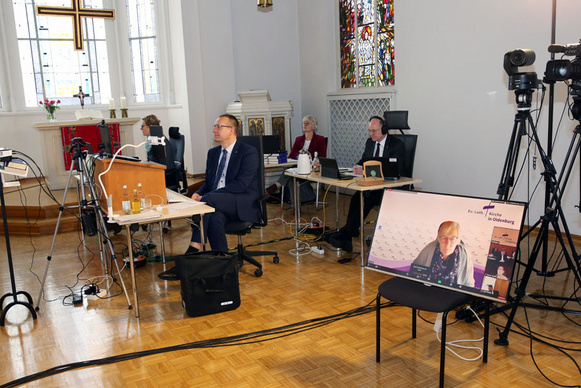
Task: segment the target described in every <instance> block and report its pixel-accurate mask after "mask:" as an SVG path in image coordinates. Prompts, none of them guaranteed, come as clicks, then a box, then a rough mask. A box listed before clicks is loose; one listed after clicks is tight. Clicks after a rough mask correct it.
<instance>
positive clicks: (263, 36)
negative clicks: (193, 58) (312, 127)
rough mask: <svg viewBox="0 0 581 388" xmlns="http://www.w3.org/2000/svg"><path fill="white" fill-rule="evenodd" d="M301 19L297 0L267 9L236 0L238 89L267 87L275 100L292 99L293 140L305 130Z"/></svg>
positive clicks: (250, 0)
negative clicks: (299, 25)
mask: <svg viewBox="0 0 581 388" xmlns="http://www.w3.org/2000/svg"><path fill="white" fill-rule="evenodd" d="M297 18H298V16H297V5H296V0H285V1H280V0H279V1H276V2H275V4H274V6H273V7H272V8H269V9H268V10H266V11H263V10H261V9H259V8H258V7H257V6H256V0H236V1H232V33H233V43H234V44H233V47H234V75H235V84H236V92H237V93H238V92H240V91H244V90H256V89H264V90H268V91H269V92H270V97H271V99H272V100H273V101H287V100H290V101H291V102H292V104H293V118H292V119H291V128H292V131H291V139H292V140H294V138H295V137H296V136H298V135H299V134H300V133H302V125H301V119H302V109H301V91H300V81H301V73H300V69H299V64H300V57H299V36H298V30H297V29H298V26H297ZM236 97H237V96H236Z"/></svg>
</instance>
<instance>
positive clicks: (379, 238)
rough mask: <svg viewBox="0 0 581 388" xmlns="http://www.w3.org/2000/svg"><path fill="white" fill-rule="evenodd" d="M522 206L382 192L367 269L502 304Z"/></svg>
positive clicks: (410, 192)
mask: <svg viewBox="0 0 581 388" xmlns="http://www.w3.org/2000/svg"><path fill="white" fill-rule="evenodd" d="M525 212H526V204H524V203H521V202H506V201H500V200H493V199H487V198H476V197H465V196H457V195H448V194H437V193H429V192H416V191H406V190H386V191H385V192H384V195H383V200H382V203H381V207H380V210H379V215H378V219H377V224H376V227H375V233H374V236H373V241H372V244H371V249H370V253H369V259H368V261H367V264H366V268H368V269H372V270H375V271H380V272H385V273H388V274H390V275H395V276H400V277H404V278H408V279H411V280H415V281H418V282H422V283H425V284H428V285H435V286H440V287H444V288H449V289H453V290H455V291H459V292H464V293H467V294H472V295H476V296H479V297H482V298H486V299H490V300H495V301H500V302H506V299H507V295H508V292H509V289H510V282H511V278H512V273H513V270H514V267H515V255H516V254H517V253H518V249H517V248H518V242H519V238H520V235H521V231H522V224H523V219H524V215H525Z"/></svg>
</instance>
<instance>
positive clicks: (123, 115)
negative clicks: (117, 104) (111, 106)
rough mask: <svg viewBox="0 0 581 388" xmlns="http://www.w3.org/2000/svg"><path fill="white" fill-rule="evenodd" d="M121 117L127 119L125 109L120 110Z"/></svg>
mask: <svg viewBox="0 0 581 388" xmlns="http://www.w3.org/2000/svg"><path fill="white" fill-rule="evenodd" d="M121 117H129V116H127V108H121Z"/></svg>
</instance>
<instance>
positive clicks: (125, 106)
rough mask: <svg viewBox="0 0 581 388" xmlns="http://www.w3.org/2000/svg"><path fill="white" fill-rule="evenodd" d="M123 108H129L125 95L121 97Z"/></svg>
mask: <svg viewBox="0 0 581 388" xmlns="http://www.w3.org/2000/svg"><path fill="white" fill-rule="evenodd" d="M121 109H127V100H126V99H125V97H121Z"/></svg>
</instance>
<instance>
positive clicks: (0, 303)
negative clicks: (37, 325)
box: [0, 291, 37, 327]
mask: <svg viewBox="0 0 581 388" xmlns="http://www.w3.org/2000/svg"><path fill="white" fill-rule="evenodd" d="M18 295H24V296H25V297H26V299H28V302H23V301H20V300H18ZM10 296H12V297H13V298H14V302H12V303H8V304H7V305H6V307H5V308H3V309H2V314H1V315H0V326H2V327H3V326H4V321H5V320H6V314H7V313H8V310H9V309H10V308H11V307H14V306H17V305H22V306H25V307H26V308H27V309H28V311H30V315H32V319H36V317H37V316H36V311H34V308H33V307H32V297H31V296H30V294H29V293H28V292H26V291H17V292H14V293H9V294H6V295H4V296H3V297H2V298H0V306H3V305H4V300H5V299H6V298H8V297H10Z"/></svg>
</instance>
